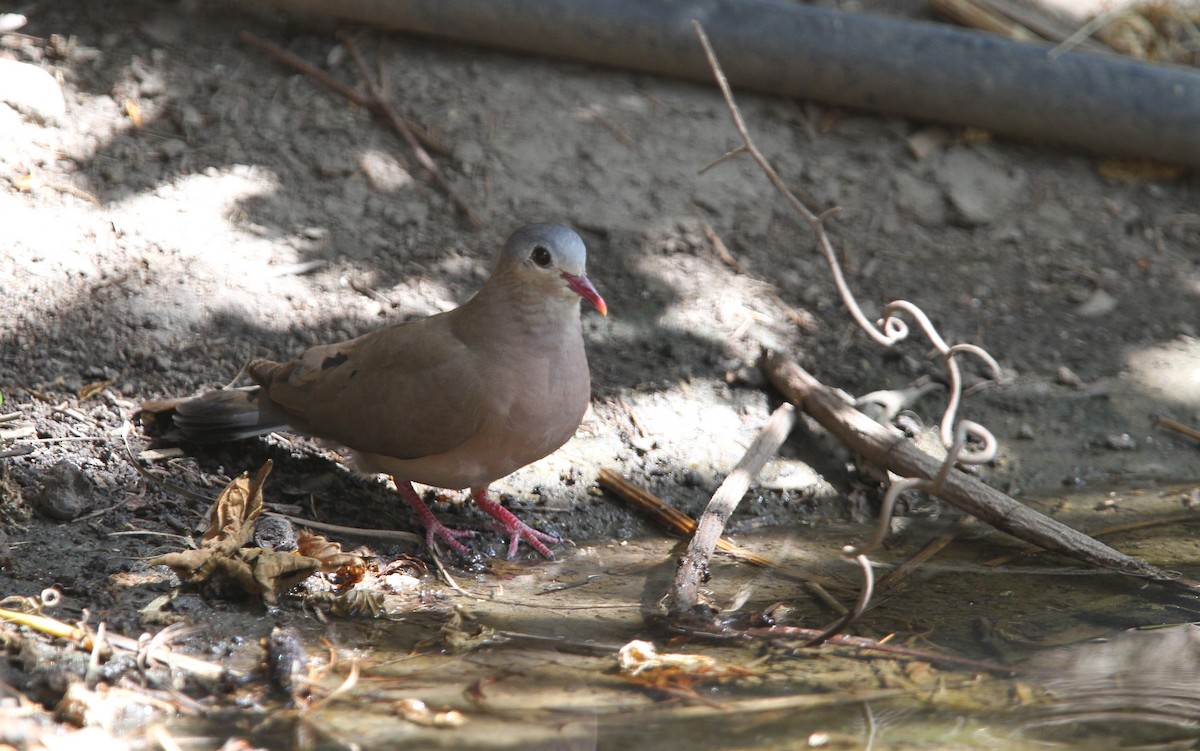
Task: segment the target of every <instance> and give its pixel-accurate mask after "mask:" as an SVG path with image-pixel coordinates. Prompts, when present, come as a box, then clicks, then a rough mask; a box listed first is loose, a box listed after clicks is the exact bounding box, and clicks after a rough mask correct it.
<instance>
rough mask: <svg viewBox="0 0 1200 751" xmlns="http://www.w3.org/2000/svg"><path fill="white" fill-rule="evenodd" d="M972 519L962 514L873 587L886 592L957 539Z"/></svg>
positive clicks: (971, 522) (970, 523)
mask: <svg viewBox="0 0 1200 751" xmlns="http://www.w3.org/2000/svg"><path fill="white" fill-rule="evenodd" d="M974 521H975V520H974V518H973V517H970V516H964V517H963V518H962V519H959V521H958V523H957V524H955V525H954V526H953V527H952V528H951V529H950V531H948V532H946V534H944V535H939V536H938V537H935V538H933V539H932V540H930V541H929V542H927V543H925V545H924V547H922V548H921V549H920V550H918V551H917V552H916V553H914V554H913V555H912V556H910V557H909V558H908V560H906V561H904V562H903V563H901V564H900V565H899V566H897V567H896V568H894V569H892V570H891V571H889V572H888V574H887V575H886V576H884V577H883V578H882V579H880V580H879V583H878V584H876V586H875V588H876V589H877V590H878V591H879V592H886V591H887V590H889V589H893V588H895V587H896V586H898V585H899V584H900V582H902V581H903V580H904V579H905V578H907V577H908V576H910V575H911V574H912V572H914V571H916V570H917V569H918V568H919V567H920V566H921V565H922V564H923V563H925V562H926V561H928V560H929V559H930V558H932V557H934V556H935V555H937V554H938V553H940V552H941V551H942V550H943V549H944V548H945V547H946V546H947V545H949V544H950V543H952V542H954V541H955V540H957V539H958V538H959V537H960V536H961V535H962V533H963V532H965V531H967V529H968V528H969V527H970V526H971V525H972V524H973V523H974Z"/></svg>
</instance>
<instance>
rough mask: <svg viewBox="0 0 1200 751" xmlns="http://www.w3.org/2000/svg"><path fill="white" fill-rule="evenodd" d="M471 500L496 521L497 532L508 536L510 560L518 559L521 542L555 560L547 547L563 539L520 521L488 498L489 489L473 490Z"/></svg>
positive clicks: (543, 555)
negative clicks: (548, 544) (547, 544)
mask: <svg viewBox="0 0 1200 751" xmlns="http://www.w3.org/2000/svg"><path fill="white" fill-rule="evenodd" d="M471 500H473V501H475V505H476V506H478V507H479V508H480V509H481V510H482V511H483V513H485V514H487V515H488V516H490V517H492V518H493V519H495V520H496V522H497V523H496V525H495V527H496V529H497V531H499V532H501V533H503V534H506V535H508V536H509V537H508V559H509V560H510V561H511V560H512V559H513V558H516V557H517V548H518V547H519V546H520V544H521V540H524V541H525V542H527V543H529V547H531V548H533V549H534V550H536V551H537V552H539V553H541V554H542V557H544V558H548V559H550V560H554V553H552V552H550V548H548V547H546V544H545V543H547V542H549V543H559V542H562V538H560V537H555V536H554V535H548V534H546V533H545V532H539V531H537V530H536V529H534V528H533V527H531V526H529V525H528V524H526V523H525V522H523V521H521V520H520V519H518V518H517V517H516V516H515V515H513V513H512V512H511V511H509V510H508V509H506V508H504V507H503V506H501V505H500V504H499V503H496V502H495V501H493V500H492V499H491V498H488V494H487V488H471Z"/></svg>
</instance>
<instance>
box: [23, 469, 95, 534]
mask: <svg viewBox="0 0 1200 751" xmlns="http://www.w3.org/2000/svg"><path fill="white" fill-rule="evenodd" d="M92 490H93V485H92V481H91V479H89V478H88V476H87V475H86V474H84V472H83V470H82V469H80V468H79V466H78V465H77V464H75V463H74V462H72V461H71V460H69V459H61V460H59V461H58V463H56V464H55V465H54V466H52V467H50V470H49V471H48V472H47V473H46V476H45V477H44V478H43V479H42V492H41V493H39V494H38V495H37V497H35V498H34V507H35V508H36V509H37V511H38V513H40V514H42V515H43V516H45V517H48V518H50V519H56V520H58V521H70V520H72V519H74V518H76V517H78V516H79V515H80V514H82V513H83V511H84V509H85V508H87V505H88V501H87V496H88V495H89V494H90V493H91V492H92Z"/></svg>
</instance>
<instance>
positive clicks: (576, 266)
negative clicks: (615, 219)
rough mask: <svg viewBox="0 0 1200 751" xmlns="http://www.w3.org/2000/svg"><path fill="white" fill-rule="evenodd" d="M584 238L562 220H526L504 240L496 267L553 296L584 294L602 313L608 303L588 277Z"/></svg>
mask: <svg viewBox="0 0 1200 751" xmlns="http://www.w3.org/2000/svg"><path fill="white" fill-rule="evenodd" d="M586 267H587V248H586V247H585V246H584V244H583V238H581V237H580V236H579V235H578V234H576V233H575V230H573V229H571V228H570V227H565V226H563V225H561V224H526V225H525V226H523V227H518V228H517V230H516V231H515V232H513V233H512V234H511V235H510V236H509V238H508V242H506V243H505V244H504V249H503V250H502V251H500V258H499V261H498V262H497V264H496V270H497V271H501V270H502V269H503V270H505V271H506V272H507V273H509V274H511V275H512V276H513V277H514V278H516V279H518V280H520V282H521V283H522V284H523V285H528V286H529V287H531V288H533V289H537V290H539V291H542V292H543V293H544V294H546V295H549V296H552V297H567V298H568V299H572V300H574V299H575V297H574V296H575V295H578V296H579V297H582V298H583V299H585V300H587V301H588V302H590V303H591V304H592V305H594V306H595V308H596V310H598V311H600V313H601V315H608V305H606V304H605V302H604V298H603V297H601V296H600V293H599V292H597V291H596V288H595V287H593V286H592V283H591V281H590V280H589V279H588V278H587V273H586V271H587V268H586Z"/></svg>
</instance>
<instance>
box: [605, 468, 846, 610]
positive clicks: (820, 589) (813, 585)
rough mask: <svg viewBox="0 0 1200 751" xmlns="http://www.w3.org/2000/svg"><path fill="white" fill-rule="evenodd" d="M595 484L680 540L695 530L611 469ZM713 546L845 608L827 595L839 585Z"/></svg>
mask: <svg viewBox="0 0 1200 751" xmlns="http://www.w3.org/2000/svg"><path fill="white" fill-rule="evenodd" d="M596 482H597V483H598V484H599V485H600V487H602V488H604V489H605V490H608V491H610V492H611V493H613V494H615V495H617V496H618V497H620V498H621V499H622V500H624V501H625V502H626V503H629V504H631V505H633V506H635V507H637V508H638V509H639V510H641V511H643V512H645V513H646V514H648V515H649V516H650V517H651V518H652V519H653V520H654V521H655V522H657V523H659V524H661V525H663V526H665V527H667V529H669V530H672V531H674V532H675V533H676V534H678V535H680V536H681V537H687V536H689V535H691V534H692V533H693V532H695V530H696V522H695V520H694V519H692V518H691V517H690V516H688V515H687V514H685V513H683V512H682V511H680V510H679V509H677V508H674V507H673V506H668V505H667V504H665V503H663V502H662V500H661V499H660V498H658V497H657V496H655V495H654V494H653V493H651V492H650V491H648V490H646V489H645V488H642V487H639V486H637V485H635V484H633V483H632V482H630V481H629V480H626V479H625V478H624V477H621V476H620V475H619V474H617V473H616V472H614V471H612V470H611V469H607V468H605V469H602V470H600V474H599V475H598V476H597V477H596ZM716 547H717V549H718V550H720V551H721V552H723V553H726V554H727V555H729V556H730V557H731V558H733V559H734V560H738V561H742V562H743V563H749V564H750V565H752V566H758V567H760V568H770V569H771V570H772V571H773V572H774V573H776V574H778V575H779V576H782V577H785V578H788V579H792V580H795V581H798V582H800V583H801V584H803V585H804V586H805V587H806V588H808V590H809V591H810V592H811V593H812V594H813V595H814V596H815V597H816V598H817V599H819V600H820V601H821V602H822V603H824V604H825V605H826V606H828V607H829V608H830V609H831V610H833V611H834V612H835V613H838V614H842V613H845V612H846V608H845V606H843V605H842V604H841V603H840V602H838V600H837V598H835V597H834V596H833V595H831V594H829V591H828V589H843V588H844V587H843V585H842V584H841V583H840V582H837V581H835V580H833V579H829V578H825V577H821V576H816V575H815V574H811V573H809V572H807V571H803V570H800V569H798V568H796V567H794V566H789V565H787V564H785V563H781V562H780V561H777V560H775V559H774V558H770V557H768V556H765V555H762V554H760V553H755V552H753V551H751V550H747V549H745V548H743V547H741V546H739V545H736V544H734V543H733V542H730V541H729V540H728V539H726V538H724V537H722V538H720V539H719V540H717V545H716ZM827 588H828V589H827Z"/></svg>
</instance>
